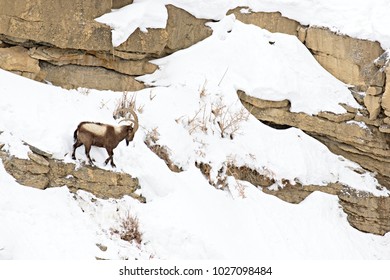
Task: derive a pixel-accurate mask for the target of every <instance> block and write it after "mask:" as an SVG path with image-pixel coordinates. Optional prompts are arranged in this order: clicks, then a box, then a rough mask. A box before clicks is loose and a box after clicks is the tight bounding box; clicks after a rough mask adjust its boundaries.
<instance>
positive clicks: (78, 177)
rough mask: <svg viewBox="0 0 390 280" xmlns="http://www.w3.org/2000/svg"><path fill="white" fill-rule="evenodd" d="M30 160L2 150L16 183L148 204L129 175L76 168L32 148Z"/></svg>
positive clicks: (8, 170)
mask: <svg viewBox="0 0 390 280" xmlns="http://www.w3.org/2000/svg"><path fill="white" fill-rule="evenodd" d="M31 150H34V151H31V152H29V154H28V157H29V159H20V158H17V157H14V156H10V155H9V154H8V153H6V152H4V151H0V159H1V160H2V161H3V164H4V168H5V170H6V171H7V172H8V173H9V174H10V175H12V176H13V177H14V178H15V179H16V181H17V182H18V183H19V184H21V185H25V186H29V187H34V188H38V189H46V188H52V187H62V186H67V187H68V188H69V190H70V191H71V192H76V191H78V190H84V191H88V192H91V193H93V194H94V195H95V196H97V197H100V198H105V199H108V198H122V197H123V196H125V195H128V196H131V197H133V198H135V199H138V200H139V201H141V202H145V199H144V198H143V197H142V196H140V195H138V194H136V193H135V192H136V191H137V190H138V189H139V188H140V185H139V182H138V179H137V178H133V177H131V176H130V175H129V174H126V173H119V172H112V171H108V170H103V169H99V168H97V167H92V166H82V167H79V168H76V166H75V164H73V163H64V162H62V161H60V160H56V159H53V158H51V157H50V155H48V154H44V155H42V152H41V151H40V150H38V149H36V148H32V149H31Z"/></svg>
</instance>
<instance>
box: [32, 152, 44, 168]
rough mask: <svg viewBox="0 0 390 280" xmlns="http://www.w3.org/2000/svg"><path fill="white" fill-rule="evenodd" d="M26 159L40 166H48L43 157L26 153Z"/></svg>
mask: <svg viewBox="0 0 390 280" xmlns="http://www.w3.org/2000/svg"><path fill="white" fill-rule="evenodd" d="M28 157H29V158H30V159H31V160H32V161H34V162H36V163H38V164H40V165H44V166H49V162H48V161H47V160H46V159H45V158H44V157H43V156H40V155H37V154H34V153H33V152H28Z"/></svg>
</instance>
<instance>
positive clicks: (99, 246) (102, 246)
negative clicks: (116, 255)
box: [96, 244, 108, 252]
mask: <svg viewBox="0 0 390 280" xmlns="http://www.w3.org/2000/svg"><path fill="white" fill-rule="evenodd" d="M96 246H97V247H98V248H99V249H100V250H101V251H102V252H105V251H107V249H108V247H107V246H105V245H102V244H96Z"/></svg>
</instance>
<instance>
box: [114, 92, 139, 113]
mask: <svg viewBox="0 0 390 280" xmlns="http://www.w3.org/2000/svg"><path fill="white" fill-rule="evenodd" d="M136 102H137V97H136V95H134V94H133V95H132V96H131V97H129V94H128V92H127V91H125V92H123V95H122V97H121V98H120V99H119V100H118V102H117V104H116V106H115V110H114V112H113V117H114V119H119V118H127V117H128V116H127V113H128V112H129V109H132V110H133V111H134V112H137V113H140V114H142V112H143V109H144V106H143V105H142V106H138V107H137V106H136Z"/></svg>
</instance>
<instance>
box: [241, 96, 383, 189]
mask: <svg viewBox="0 0 390 280" xmlns="http://www.w3.org/2000/svg"><path fill="white" fill-rule="evenodd" d="M238 95H239V97H240V99H241V101H242V103H243V105H244V106H245V107H246V108H247V109H248V110H249V111H250V112H251V113H252V114H253V115H254V116H255V117H256V118H257V119H259V120H261V121H263V122H265V123H267V124H269V125H271V126H273V125H276V126H294V127H297V128H300V129H302V130H303V131H305V132H306V133H308V134H309V135H312V136H313V137H315V138H317V139H318V140H320V141H321V142H323V143H324V144H325V145H327V146H328V148H329V149H330V150H331V151H333V152H335V153H336V154H340V155H342V156H344V157H346V158H348V159H351V160H353V161H355V162H357V163H359V164H360V165H361V166H362V167H364V168H366V169H368V170H370V171H373V172H376V173H377V174H378V175H377V178H378V180H379V182H380V183H381V184H382V185H383V186H385V187H387V188H388V189H390V164H389V163H390V149H389V144H388V141H389V140H390V137H389V135H388V134H387V133H383V132H381V131H380V129H379V128H380V126H381V122H378V121H377V122H376V121H371V120H370V119H369V117H368V115H369V114H368V112H367V111H364V110H360V111H357V110H354V109H352V108H346V109H347V110H349V112H348V113H345V114H342V115H335V114H332V113H324V112H321V113H320V114H318V115H314V116H311V115H307V114H304V113H293V112H290V110H289V105H287V104H288V102H287V101H282V102H283V104H282V102H280V101H278V102H273V101H269V100H265V101H264V100H261V99H257V98H254V97H251V96H248V95H246V94H245V93H244V92H242V91H239V92H238ZM283 105H285V106H283Z"/></svg>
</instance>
